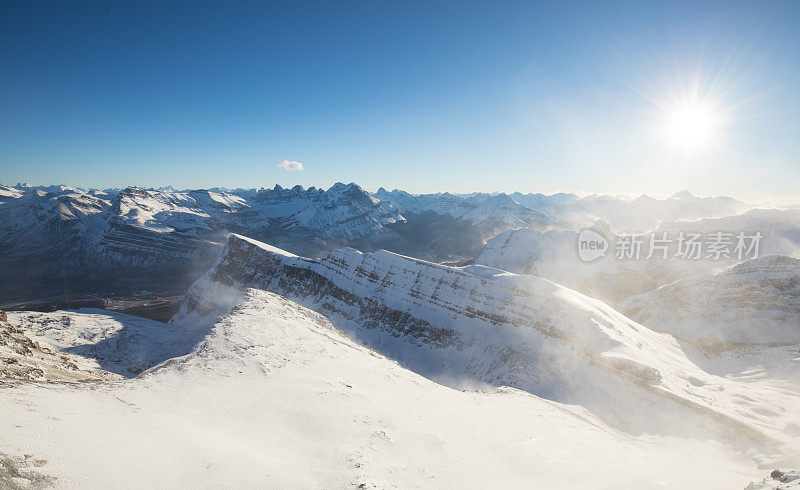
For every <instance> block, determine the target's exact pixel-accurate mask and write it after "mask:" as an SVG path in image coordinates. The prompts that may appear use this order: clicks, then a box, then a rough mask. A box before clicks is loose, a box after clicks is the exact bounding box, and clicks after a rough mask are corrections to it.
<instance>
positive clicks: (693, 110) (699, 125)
mask: <svg viewBox="0 0 800 490" xmlns="http://www.w3.org/2000/svg"><path fill="white" fill-rule="evenodd" d="M668 119H669V120H668V125H667V132H668V134H669V138H670V139H671V140H672V142H673V143H674V144H676V145H677V146H679V147H680V148H683V149H697V148H702V147H705V146H708V144H709V143H710V142H711V140H712V139H713V136H714V134H713V132H714V126H715V124H716V122H715V120H714V116H713V114H712V112H711V111H710V110H709V108H708V107H705V106H702V105H700V104H686V105H683V106H681V107H678V108H676V109H675V110H673V111H671V112H670V114H669V118H668Z"/></svg>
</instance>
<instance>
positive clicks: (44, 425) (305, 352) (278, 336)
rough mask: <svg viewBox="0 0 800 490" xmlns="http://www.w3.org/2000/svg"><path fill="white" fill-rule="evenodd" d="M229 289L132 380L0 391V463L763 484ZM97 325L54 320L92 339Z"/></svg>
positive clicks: (535, 481) (72, 468)
mask: <svg viewBox="0 0 800 490" xmlns="http://www.w3.org/2000/svg"><path fill="white" fill-rule="evenodd" d="M201 287H202V288H205V287H210V288H211V290H210V291H214V292H215V293H220V292H222V291H220V289H219V287H218V286H214V285H211V284H208V283H206V284H198V289H199V288H201ZM228 292H229V293H231V294H232V296H231V297H229V298H227V299H226V301H233V302H237V303H238V304H237V306H236V307H234V308H233V311H231V312H230V313H229V314H224V315H222V317H221V318H219V317H217V316H216V315H217V313H219V311H218V310H216V311H210V312H209V313H208V316H206V317H195V318H194V321H195V323H194V324H193V325H191V327H192V328H194V327H197V325H199V324H202V323H204V322H205V323H207V324H208V325H209V330H208V334H207V336H206V337H205V339H204V340H203V341H201V342H200V343H199V344H198V345H197V346H196V347H195V348H194V349H193V350H192V351H191V352H190V353H189V354H187V355H185V356H182V357H178V358H175V359H172V360H169V361H167V362H165V363H162V364H161V365H159V366H156V367H155V368H153V369H150V370H148V371H146V372H145V373H143V374H142V375H140V376H139V377H137V378H134V379H130V380H123V381H117V382H103V383H88V384H87V383H80V384H69V383H67V384H52V383H50V384H48V383H32V382H28V383H17V384H13V385H11V386H7V387H5V388H1V389H0V400H2V407H3V410H2V411H0V453H3V454H5V455H9V456H11V457H14V456H19V459H20V460H22V457H21V455H23V454H27V455H31V456H30V458H31V459H35V460H36V461H37V464H36V466H35V467H31V468H29V469H28V470H29V471H30V472H33V473H36V474H38V475H42V476H46V477H51V478H55V480H53V481H52V482H53V484H54V485H55V486H56V487H59V488H87V487H91V488H123V487H131V486H137V487H156V488H220V487H225V488H256V487H259V488H263V487H269V488H278V487H281V488H286V487H288V488H307V487H312V486H314V487H328V488H330V487H335V488H343V487H354V486H358V485H362V484H363V485H364V486H365V487H366V488H391V487H402V488H409V487H423V486H424V487H431V486H433V487H452V488H455V487H462V488H463V487H470V488H476V487H483V488H486V487H498V486H500V487H516V488H522V487H526V488H528V487H530V486H531V485H534V486H536V487H537V488H697V487H703V488H742V487H744V485H746V484H747V483H748V482H750V481H757V480H760V479H762V478H763V473H764V471H763V470H759V469H757V468H756V467H755V465H754V463H753V462H752V460H750V459H749V457H748V455H747V454H745V453H741V452H737V451H736V450H734V449H732V448H731V447H729V446H727V445H726V444H724V443H721V442H715V441H713V440H699V439H684V438H676V437H665V436H662V435H658V434H649V435H638V436H633V435H630V434H625V433H621V432H619V431H617V430H615V429H613V428H610V427H608V426H607V425H605V424H604V422H603V421H602V420H600V419H598V418H597V417H596V416H594V415H593V414H592V413H589V412H587V411H586V410H584V409H582V408H581V407H578V406H569V405H564V404H559V403H555V402H552V401H548V400H545V399H542V398H538V397H536V396H533V395H531V394H528V393H525V392H522V391H518V390H514V389H510V388H500V389H497V390H495V391H491V392H486V391H475V390H470V391H460V390H455V389H451V388H447V387H445V386H442V385H440V384H437V383H434V382H432V381H430V380H428V379H426V378H424V377H421V376H419V375H417V374H415V373H413V372H411V371H409V370H407V369H404V368H403V367H401V366H400V365H398V364H397V363H395V362H393V361H392V360H390V359H387V358H385V357H383V356H382V355H380V354H378V353H376V352H375V351H373V350H371V349H369V348H367V347H365V346H363V345H360V344H359V343H357V342H354V341H353V340H351V339H350V338H348V337H346V336H345V335H343V334H342V332H340V331H339V330H337V329H336V328H335V327H334V326H333V325H332V324H331V323H330V322H329V321H327V320H326V319H325V318H324V317H322V316H320V315H318V314H316V313H314V312H312V311H309V310H308V309H306V308H303V307H301V306H299V305H297V304H295V303H292V302H291V301H288V300H286V299H285V298H282V297H279V296H277V295H275V294H272V293H269V292H265V291H258V290H252V289H251V290H246V291H243V295H242V296H238V300H234V299H233V296H236V295H238V294H239V293H234V291H232V290H230V291H228ZM58 314H61V313H60V312H59V313H58ZM96 315H97V314H96V313H90V314H86V313H69V316H70V317H71V318H76V319H77V318H80V320H76V321H78V322H79V323H81V324H82V325H84V327H85V328H86V329H89V330H90V331H94V330H95V327H92V326H90V324H91V323H93V322H96V321H99V320H101V319H100V318H98V317H97V316H96ZM172 328H176V329H179V328H181V327H180V326H179V325H178V324H176V323H175V324H173V325H172ZM47 332H49V334H50V335H55V332H53V331H52V329H46V330H43V331H42V333H47ZM64 335H68V334H64ZM62 337H63V336H62ZM25 460H28V458H27V457H26V458H25ZM29 477H30V475H29Z"/></svg>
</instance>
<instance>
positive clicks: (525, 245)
mask: <svg viewBox="0 0 800 490" xmlns="http://www.w3.org/2000/svg"><path fill="white" fill-rule="evenodd" d="M590 229H592V230H594V231H596V232H598V233H599V234H600V235H602V236H603V237H604V238H605V240H606V241H607V242H608V250H607V251H606V253H605V255H604V256H602V257H600V258H598V259H597V260H594V261H590V262H585V261H583V260H581V258H580V256H579V254H578V238H579V235H580V233H579V231H578V230H572V229H565V228H561V227H553V228H552V229H550V230H547V231H539V230H534V229H530V228H522V229H518V230H508V231H505V232H503V233H501V234H499V235H497V236H495V237H494V238H492V239H491V240H489V241H488V242H487V244H486V246H485V247H484V249H483V251H482V252H481V254H480V255H479V256H478V257H476V258H475V260H474V263H476V264H481V265H487V266H490V267H496V268H498V269H503V270H507V271H511V272H515V273H519V274H532V275H536V276H540V277H544V278H546V279H550V280H552V281H555V282H557V283H559V284H562V285H565V286H567V287H570V288H573V289H576V290H578V291H580V292H582V293H584V294H587V295H589V296H592V297H595V298H599V299H602V300H604V301H607V302H609V303H611V304H616V303H617V302H619V301H622V300H623V299H625V298H627V297H629V296H633V295H637V294H641V293H644V292H647V291H651V290H653V289H655V288H657V287H659V286H663V285H665V284H669V283H671V282H673V281H675V280H678V279H681V278H684V277H688V276H693V275H698V274H699V275H700V276H703V275H705V274H711V273H714V272H719V271H721V270H723V269H725V268H727V267H730V266H732V265H735V264H736V263H738V262H741V261H742V260H743V259H747V258H750V257H752V254H755V253H756V251H757V255H758V256H765V255H771V254H777V255H785V256H790V257H796V258H800V211H798V210H780V209H753V210H749V211H747V212H745V213H743V214H740V215H734V216H727V217H724V218H704V219H700V220H696V221H679V222H669V223H662V224H661V225H660V226H659V227H658V228H657V229H656V230H655V231H654V232H653V233H655V238H656V240H658V239H659V238H660V237H663V236H664V235H663V234H664V233H666V236H667V239H668V240H669V241H670V242H669V243H668V247H670V248H669V250H668V254H667V257H666V258H664V257H663V255H662V253H661V251H660V250H659V251H654V253H653V254H652V256H651V253H650V243H651V235H650V234H649V233H642V232H641V230H638V231H639V233H640V235H641V244H640V248H639V254H638V259H636V258H632V259H630V260H619V259H618V258H617V255H618V253H617V252H618V250H617V245H618V240H619V236H620V235H618V234H617V233H615V232H614V231H613V230H612V229H611V226H610V225H609V224H608V223H606V222H604V221H602V220H599V221H597V222H595V223H594V224H593V225H592V226H591V227H590ZM717 233H724V234H726V236H727V237H728V240H729V241H730V247H728V248H727V249H726V250H727V251H728V252H729V253H728V254H727V255H721V256H719V257H708V248H707V247H708V244H709V242H710V241H712V240H713V238H714V236H715V235H716V234H717ZM739 233H743V234H744V235H745V236H746V237H752V236H756V235H760V238H759V240H758V248H757V250H756V249H753V250H752V251H751V252H750V253H751V255H750V256H748V255H747V254H744V256H743V257H742V258H740V257H739V256H738V254H736V253H733V252H734V251H735V246H736V237H737V235H738V234H739ZM681 234H683V235H684V236H685V237H689V236H691V235H697V236H698V243H699V244H700V245H701V247H702V249H701V252H702V253H701V254H700V255H699V257H697V258H696V259H695V258H693V259H687V258H685V257H681V256H679V255H678V254H677V252H678V242H677V239H678V237H679V236H680V235H681ZM745 244H746V246H748V247H749V246H750V245H752V242H751V239H750V238H747V241H746V243H745Z"/></svg>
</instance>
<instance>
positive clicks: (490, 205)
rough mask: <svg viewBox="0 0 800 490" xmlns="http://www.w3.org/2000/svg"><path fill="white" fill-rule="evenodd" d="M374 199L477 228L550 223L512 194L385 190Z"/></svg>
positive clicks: (409, 211) (407, 210)
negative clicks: (452, 219)
mask: <svg viewBox="0 0 800 490" xmlns="http://www.w3.org/2000/svg"><path fill="white" fill-rule="evenodd" d="M374 196H375V197H376V198H378V199H380V200H381V201H386V202H389V203H391V204H392V205H394V206H395V207H397V209H399V210H400V212H401V213H404V214H423V213H427V212H433V213H435V214H438V215H443V216H444V215H446V216H450V217H451V218H454V219H456V220H463V221H467V222H470V223H473V224H476V225H477V224H481V223H485V222H490V223H494V224H496V225H498V226H504V227H507V228H520V227H546V226H547V225H548V224H550V219H549V218H548V217H547V215H546V214H544V213H542V212H541V211H536V210H535V209H531V208H529V207H527V206H523V205H522V204H520V203H518V202H517V201H515V200H514V199H513V198H512V197H510V196H509V195H508V194H503V193H498V194H484V193H476V194H471V195H467V196H463V195H457V194H451V193H449V192H444V193H440V194H409V193H408V192H405V191H401V190H399V189H395V190H393V191H392V192H388V191H387V190H386V189H384V188H383V187H381V188H380V189H378V192H376V193H375V194H374Z"/></svg>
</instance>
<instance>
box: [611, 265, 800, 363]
mask: <svg viewBox="0 0 800 490" xmlns="http://www.w3.org/2000/svg"><path fill="white" fill-rule="evenodd" d="M619 308H620V310H621V311H623V312H625V313H626V314H627V315H628V316H630V317H631V318H634V319H635V320H636V321H638V322H640V323H642V324H643V325H646V326H648V327H649V328H652V329H655V330H658V331H663V332H669V333H670V334H672V335H674V336H676V337H678V338H681V339H685V340H688V341H690V342H693V343H696V344H703V345H705V346H707V347H709V348H721V347H724V346H725V345H728V347H735V346H737V345H740V344H759V345H781V344H783V345H786V344H789V345H792V344H800V260H798V259H795V258H791V257H784V256H780V255H770V256H766V257H761V258H758V259H751V260H748V261H745V262H742V263H740V264H738V265H735V266H733V267H730V268H728V269H725V270H723V271H721V272H717V273H712V274H707V275H696V276H692V277H689V278H686V279H682V280H679V281H676V282H673V283H671V284H667V285H666V286H662V287H660V288H658V289H656V290H654V291H651V292H648V293H645V294H642V295H639V296H634V297H632V298H628V299H627V300H625V301H623V302H622V303H620V304H619Z"/></svg>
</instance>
